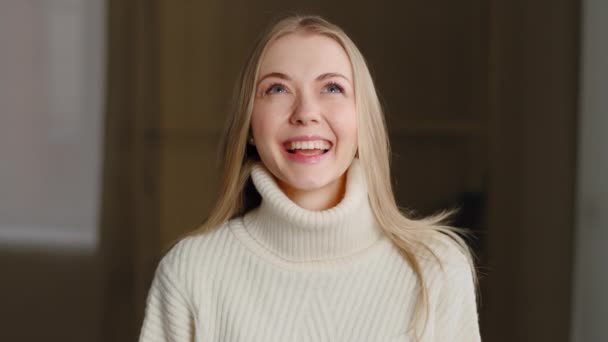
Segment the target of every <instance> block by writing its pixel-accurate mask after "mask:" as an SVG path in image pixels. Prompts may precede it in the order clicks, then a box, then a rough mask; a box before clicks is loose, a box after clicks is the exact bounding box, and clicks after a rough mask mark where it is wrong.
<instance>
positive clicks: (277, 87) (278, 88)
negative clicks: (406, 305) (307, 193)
mask: <svg viewBox="0 0 608 342" xmlns="http://www.w3.org/2000/svg"><path fill="white" fill-rule="evenodd" d="M286 91H287V89H285V86H284V85H282V84H280V83H275V84H273V85H271V86H270V87H268V89H266V94H274V93H284V92H286Z"/></svg>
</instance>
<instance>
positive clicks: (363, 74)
mask: <svg viewBox="0 0 608 342" xmlns="http://www.w3.org/2000/svg"><path fill="white" fill-rule="evenodd" d="M295 32H300V33H308V34H319V35H324V36H326V37H329V38H331V39H333V40H335V41H336V42H338V43H339V44H340V45H341V46H342V48H343V49H344V50H345V51H346V53H347V55H348V57H349V59H350V62H351V64H352V68H353V76H354V88H355V103H356V108H357V120H358V123H359V129H358V148H359V151H358V155H359V159H360V161H361V165H362V166H363V169H364V172H365V176H366V179H367V184H368V186H369V201H370V205H371V208H372V211H373V213H374V215H375V217H376V219H377V221H378V223H379V224H380V226H381V227H382V229H383V230H384V232H385V233H386V235H387V236H388V237H389V238H390V239H391V241H392V242H393V243H394V244H395V245H396V246H397V247H398V250H399V252H400V254H401V255H402V256H403V258H404V259H405V260H406V261H407V263H408V264H409V265H410V266H411V267H412V269H413V270H414V272H415V274H416V278H417V280H418V282H419V286H418V291H419V293H418V294H419V295H418V299H417V303H416V308H415V313H414V318H415V321H416V322H419V321H420V320H421V319H422V318H423V317H424V329H426V326H427V321H428V316H429V298H428V292H427V286H426V282H425V279H424V275H423V273H422V268H421V264H420V260H419V257H418V254H417V253H415V252H414V251H415V250H420V247H422V249H423V250H425V251H427V252H428V253H430V255H432V256H434V258H435V259H436V260H437V261H438V262H439V264H440V266H441V260H440V258H439V256H437V255H436V253H434V252H433V250H432V248H430V247H429V246H428V245H427V241H429V238H433V237H436V236H438V235H441V234H438V233H443V234H445V235H447V236H448V237H450V238H452V240H454V241H455V242H456V245H457V247H458V249H460V251H461V252H462V253H463V254H464V255H465V256H466V258H467V260H468V262H469V265H470V267H471V270H472V271H473V272H472V274H473V281H474V283H475V284H477V277H476V272H475V267H474V261H473V255H472V253H471V251H470V250H469V248H468V247H467V245H466V243H465V242H464V240H463V239H462V238H461V237H460V236H459V235H458V233H460V234H465V235H466V234H469V232H468V231H467V230H465V229H460V228H454V227H449V226H447V225H444V224H443V222H444V221H445V219H446V218H447V217H448V215H449V214H448V213H446V212H444V213H441V214H437V215H435V216H432V217H427V218H424V219H411V218H408V217H407V216H406V215H405V214H404V213H402V211H401V210H400V208H399V207H398V205H397V203H396V200H395V197H394V194H393V189H392V185H391V177H390V161H389V159H390V146H389V140H388V136H387V129H386V123H385V119H384V113H383V110H382V107H381V104H380V102H379V99H378V95H377V93H376V90H375V87H374V83H373V80H372V76H371V74H370V72H369V69H368V67H367V65H366V62H365V59H364V57H363V55H362V54H361V52H360V51H359V50H358V49H357V47H356V46H355V44H354V43H353V42H352V41H351V39H350V38H349V37H348V36H347V35H346V34H345V33H344V31H343V30H342V29H340V28H339V27H338V26H336V25H334V24H332V23H330V22H328V21H326V20H325V19H323V18H321V17H319V16H299V15H290V16H288V17H285V18H282V19H280V20H278V21H277V22H276V23H275V24H274V25H272V26H271V27H270V28H269V30H267V31H266V32H265V34H263V35H262V37H261V38H260V39H259V40H258V42H257V44H256V45H255V48H254V50H253V51H252V53H251V55H250V56H249V58H248V60H247V63H246V64H245V66H244V68H243V69H242V71H241V75H240V79H239V82H238V83H237V86H238V87H239V88H238V89H236V99H235V101H234V105H235V108H234V109H233V111H232V115H231V117H230V120H229V122H228V126H227V134H225V135H224V141H223V144H222V152H223V157H224V163H223V172H222V183H221V188H220V192H219V197H218V199H217V202H216V204H215V206H214V208H213V209H212V211H211V213H210V215H209V217H208V219H207V221H206V222H205V223H204V224H203V225H202V226H201V227H199V228H198V229H197V230H195V231H193V232H190V233H189V235H194V234H201V233H204V232H206V231H209V230H212V229H215V228H218V227H220V226H221V225H222V224H223V223H225V222H226V221H228V220H230V219H231V218H234V217H237V216H239V215H242V214H244V213H245V212H247V211H248V210H249V209H252V208H253V207H255V206H257V204H259V201H260V197H259V194H258V193H257V192H256V191H255V189H254V188H253V187H252V185H251V180H250V173H251V167H252V165H253V163H254V162H257V161H259V156H258V155H257V152H256V151H255V147H253V146H250V145H248V144H247V138H248V135H249V130H250V127H249V126H250V117H251V112H252V108H253V101H254V94H255V80H256V79H257V77H258V71H259V67H260V62H261V60H262V58H263V56H264V53H265V52H266V50H267V48H268V46H269V45H270V44H271V43H272V42H274V41H275V40H277V39H278V38H280V37H282V36H284V35H287V34H290V33H295ZM445 235H443V236H445ZM442 268H443V266H442ZM423 312H424V314H423ZM424 329H423V330H424Z"/></svg>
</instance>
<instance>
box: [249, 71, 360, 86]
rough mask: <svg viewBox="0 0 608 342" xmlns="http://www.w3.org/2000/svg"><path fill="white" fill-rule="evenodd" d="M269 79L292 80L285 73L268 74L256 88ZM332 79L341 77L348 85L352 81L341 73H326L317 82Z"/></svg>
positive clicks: (318, 77)
mask: <svg viewBox="0 0 608 342" xmlns="http://www.w3.org/2000/svg"><path fill="white" fill-rule="evenodd" d="M269 77H276V78H280V79H282V80H286V81H290V80H291V78H289V76H287V75H285V74H283V73H280V72H271V73H268V74H266V75H264V76H262V77H261V78H260V80H259V81H258V83H257V84H256V87H257V86H259V85H260V83H262V81H263V80H265V79H267V78H269ZM331 77H340V78H343V79H345V80H347V81H348V83H350V80H349V79H348V77H346V76H344V75H342V74H340V73H337V72H326V73H324V74H321V75H319V76H317V78H316V79H315V80H316V81H323V80H324V79H327V78H331Z"/></svg>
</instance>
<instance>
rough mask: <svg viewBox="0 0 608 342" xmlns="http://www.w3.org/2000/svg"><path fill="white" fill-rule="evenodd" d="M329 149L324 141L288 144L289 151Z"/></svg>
mask: <svg viewBox="0 0 608 342" xmlns="http://www.w3.org/2000/svg"><path fill="white" fill-rule="evenodd" d="M330 147H331V146H330V144H329V143H328V142H327V141H324V140H315V141H292V142H291V143H289V149H290V150H329V148H330Z"/></svg>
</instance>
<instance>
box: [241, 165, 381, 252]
mask: <svg viewBox="0 0 608 342" xmlns="http://www.w3.org/2000/svg"><path fill="white" fill-rule="evenodd" d="M251 178H252V180H253V183H254V185H255V187H256V189H257V191H258V192H259V194H260V195H261V196H262V202H261V204H260V206H259V207H258V208H256V209H253V210H251V211H250V212H248V213H247V214H246V215H245V217H244V223H245V227H246V229H247V231H248V232H249V234H250V235H251V236H252V237H253V238H254V240H255V241H258V242H259V243H260V244H262V245H263V246H264V249H265V250H267V251H270V252H271V253H273V254H274V255H277V256H279V257H280V258H281V259H283V260H289V261H297V262H303V261H312V260H333V259H337V258H343V257H347V256H352V255H353V254H356V253H358V252H360V251H362V250H364V249H366V248H368V247H369V246H370V245H372V244H373V243H374V242H375V241H377V240H378V239H379V237H380V236H381V235H382V231H381V229H380V226H379V225H378V223H377V221H376V219H375V217H374V214H373V212H372V210H371V206H370V204H369V199H368V196H367V195H368V193H367V186H366V182H365V176H364V172H363V169H362V167H361V165H359V162H358V160H357V159H355V161H353V164H352V165H351V166H350V168H349V170H348V171H347V175H346V177H344V179H343V182H344V183H345V184H343V185H341V186H342V187H343V188H344V190H343V196H341V197H342V198H341V200H340V201H339V203H338V204H337V205H333V206H331V208H329V209H326V210H317V211H314V210H309V209H306V208H304V207H301V206H300V205H299V204H297V203H296V202H294V201H293V200H291V198H290V197H288V196H287V194H286V193H285V192H284V191H283V190H282V189H281V188H280V187H279V186H278V184H277V182H276V180H275V178H274V177H273V176H272V175H271V174H270V172H269V171H268V170H267V169H266V168H265V167H264V166H263V165H256V166H255V167H254V168H253V169H252V174H251ZM337 193H339V192H337Z"/></svg>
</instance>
